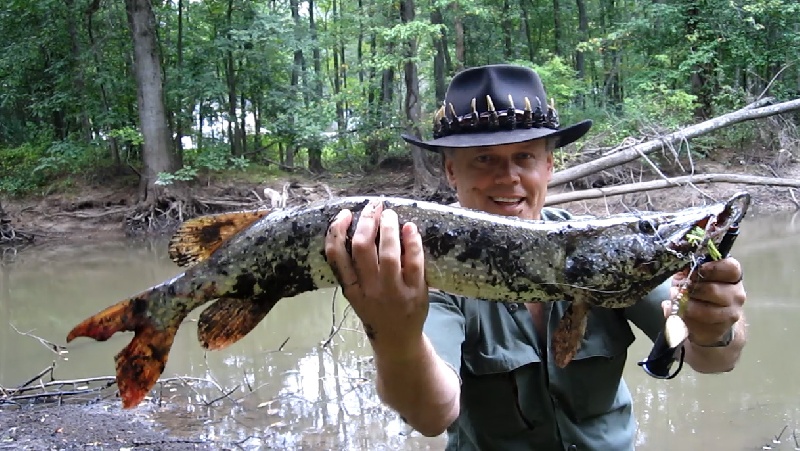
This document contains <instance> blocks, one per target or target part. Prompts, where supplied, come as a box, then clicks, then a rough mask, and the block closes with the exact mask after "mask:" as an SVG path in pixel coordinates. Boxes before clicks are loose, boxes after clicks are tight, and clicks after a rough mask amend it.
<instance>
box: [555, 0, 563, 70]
mask: <svg viewBox="0 0 800 451" xmlns="http://www.w3.org/2000/svg"><path fill="white" fill-rule="evenodd" d="M560 10H561V7H560V6H559V4H558V0H553V41H554V42H553V51H554V52H555V54H556V56H562V53H561V39H562V37H561V36H562V32H561V17H560V15H559V11H560Z"/></svg>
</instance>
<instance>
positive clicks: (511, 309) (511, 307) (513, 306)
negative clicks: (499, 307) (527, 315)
mask: <svg viewBox="0 0 800 451" xmlns="http://www.w3.org/2000/svg"><path fill="white" fill-rule="evenodd" d="M517 310H519V304H517V303H516V302H515V303H513V304H508V311H509V312H511V313H514V312H516V311H517Z"/></svg>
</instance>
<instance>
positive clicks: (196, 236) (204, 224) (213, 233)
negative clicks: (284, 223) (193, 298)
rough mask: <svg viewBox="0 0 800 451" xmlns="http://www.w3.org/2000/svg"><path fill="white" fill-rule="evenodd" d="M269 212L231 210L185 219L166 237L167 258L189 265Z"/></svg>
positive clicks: (198, 260) (180, 264)
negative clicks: (168, 237) (169, 237)
mask: <svg viewBox="0 0 800 451" xmlns="http://www.w3.org/2000/svg"><path fill="white" fill-rule="evenodd" d="M270 211H271V210H266V209H264V210H246V211H235V212H230V213H219V214H215V215H207V216H200V217H197V218H193V219H189V220H188V221H186V222H184V223H183V224H181V226H180V227H179V228H178V231H177V232H175V234H174V235H172V238H171V239H170V240H169V257H170V258H171V259H172V261H174V262H175V263H176V264H178V265H179V266H191V265H194V264H196V263H198V262H201V261H203V260H206V259H207V258H208V257H209V256H210V255H211V254H213V253H214V251H216V250H217V248H219V247H220V246H221V245H222V243H224V242H225V241H227V240H228V239H229V238H230V237H232V236H234V235H236V234H237V233H239V232H240V231H242V230H244V229H246V228H247V227H250V225H252V224H253V223H254V222H256V221H258V220H259V219H261V218H263V217H264V216H267V215H268V214H269V213H270Z"/></svg>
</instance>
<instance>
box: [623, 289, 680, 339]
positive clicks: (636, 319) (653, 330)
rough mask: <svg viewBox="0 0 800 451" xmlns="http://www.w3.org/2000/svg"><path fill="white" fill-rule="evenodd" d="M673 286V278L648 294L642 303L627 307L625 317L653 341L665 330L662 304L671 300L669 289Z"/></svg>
mask: <svg viewBox="0 0 800 451" xmlns="http://www.w3.org/2000/svg"><path fill="white" fill-rule="evenodd" d="M671 285H672V278H671V277H670V278H669V279H667V281H666V282H664V283H662V284H661V285H659V286H657V287H656V288H655V289H653V291H651V292H650V293H648V294H647V296H645V297H644V298H643V299H642V300H641V301H639V302H637V303H636V304H634V305H632V306H630V307H627V308H626V309H625V316H626V317H627V318H628V320H630V321H631V322H632V323H633V324H635V325H636V327H638V328H639V329H641V330H642V332H644V333H645V334H647V336H648V337H650V339H651V340H653V341H655V340H656V338H657V337H658V334H659V333H660V332H661V331H662V329H664V321H665V318H664V310H663V309H662V308H661V303H662V302H664V301H666V300H668V299H669V296H670V294H669V288H670V286H671Z"/></svg>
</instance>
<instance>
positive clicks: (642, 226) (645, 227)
mask: <svg viewBox="0 0 800 451" xmlns="http://www.w3.org/2000/svg"><path fill="white" fill-rule="evenodd" d="M639 231H640V232H642V233H644V234H645V235H655V233H656V225H655V224H653V221H651V220H649V219H640V220H639Z"/></svg>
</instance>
